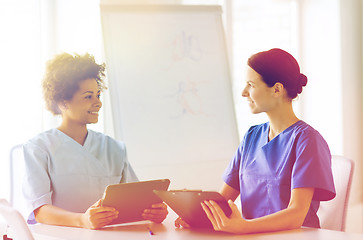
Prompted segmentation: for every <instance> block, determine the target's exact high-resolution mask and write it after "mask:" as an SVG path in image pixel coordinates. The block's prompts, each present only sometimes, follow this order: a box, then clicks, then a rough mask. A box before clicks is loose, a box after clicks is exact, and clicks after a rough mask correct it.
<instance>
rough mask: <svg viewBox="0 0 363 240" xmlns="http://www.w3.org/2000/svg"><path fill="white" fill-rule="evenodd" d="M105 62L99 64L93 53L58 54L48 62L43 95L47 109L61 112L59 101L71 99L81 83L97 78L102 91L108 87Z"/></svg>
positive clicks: (55, 112) (43, 83)
mask: <svg viewBox="0 0 363 240" xmlns="http://www.w3.org/2000/svg"><path fill="white" fill-rule="evenodd" d="M104 78H105V64H104V63H102V64H97V63H96V62H95V59H94V57H93V56H92V55H90V54H88V53H86V54H85V55H82V56H81V55H78V54H75V55H71V54H68V53H62V54H59V55H56V56H55V57H54V58H53V59H52V60H50V61H49V62H48V63H47V66H46V72H45V76H44V78H43V81H42V88H43V95H44V100H45V103H46V107H47V109H48V110H49V111H50V112H52V113H53V114H54V115H59V114H61V111H60V109H59V107H58V103H60V102H62V101H64V100H71V99H72V98H73V95H74V94H75V92H77V91H78V90H79V83H80V82H82V81H84V80H86V79H95V80H96V81H97V84H98V86H99V88H100V91H103V90H104V89H106V86H105V83H104Z"/></svg>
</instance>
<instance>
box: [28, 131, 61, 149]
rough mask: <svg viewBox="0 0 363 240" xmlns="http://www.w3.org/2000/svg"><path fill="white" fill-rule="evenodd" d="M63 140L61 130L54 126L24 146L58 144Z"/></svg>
mask: <svg viewBox="0 0 363 240" xmlns="http://www.w3.org/2000/svg"><path fill="white" fill-rule="evenodd" d="M61 142H62V136H61V133H60V131H59V130H57V129H55V128H52V129H50V130H47V131H45V132H42V133H39V134H38V135H36V136H35V137H33V138H31V139H29V140H28V141H27V142H25V143H24V145H23V146H24V147H31V146H38V147H41V148H44V147H47V146H50V145H53V146H54V145H58V144H60V143H61Z"/></svg>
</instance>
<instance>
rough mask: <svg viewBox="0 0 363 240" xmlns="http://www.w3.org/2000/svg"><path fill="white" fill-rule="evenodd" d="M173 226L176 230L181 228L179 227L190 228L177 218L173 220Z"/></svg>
mask: <svg viewBox="0 0 363 240" xmlns="http://www.w3.org/2000/svg"><path fill="white" fill-rule="evenodd" d="M174 225H175V227H177V228H181V227H183V228H190V225H189V224H188V223H187V222H186V221H184V220H183V219H181V217H178V218H177V219H176V220H175V222H174Z"/></svg>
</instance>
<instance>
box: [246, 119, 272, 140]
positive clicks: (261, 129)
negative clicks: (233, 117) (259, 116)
mask: <svg viewBox="0 0 363 240" xmlns="http://www.w3.org/2000/svg"><path fill="white" fill-rule="evenodd" d="M269 126H270V125H269V123H268V122H266V123H262V124H258V125H254V126H251V127H250V128H249V129H248V131H247V132H246V134H245V137H244V138H245V140H247V139H249V138H252V137H255V136H260V135H261V134H264V133H266V132H268V130H269Z"/></svg>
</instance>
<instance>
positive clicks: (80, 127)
mask: <svg viewBox="0 0 363 240" xmlns="http://www.w3.org/2000/svg"><path fill="white" fill-rule="evenodd" d="M57 129H58V130H60V131H62V132H63V133H65V134H67V135H68V136H69V137H71V138H72V139H73V140H75V141H76V142H78V143H79V144H81V145H82V146H83V144H84V142H85V141H86V137H87V134H88V130H87V126H86V124H77V123H72V122H70V121H66V120H64V119H63V121H62V123H61V125H60V126H59V127H58V128H57Z"/></svg>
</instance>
